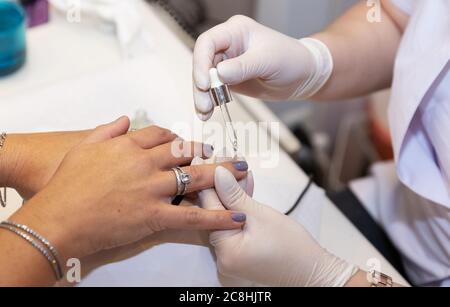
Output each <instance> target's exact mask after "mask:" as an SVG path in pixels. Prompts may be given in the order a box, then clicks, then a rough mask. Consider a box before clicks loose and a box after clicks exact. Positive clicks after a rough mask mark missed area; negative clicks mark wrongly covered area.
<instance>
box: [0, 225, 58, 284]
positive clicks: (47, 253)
mask: <svg viewBox="0 0 450 307" xmlns="http://www.w3.org/2000/svg"><path fill="white" fill-rule="evenodd" d="M0 228H3V229H6V230H9V231H11V232H13V233H14V234H16V235H18V236H19V237H21V238H22V239H24V240H26V241H27V242H28V243H30V244H31V245H32V246H33V247H34V248H36V249H37V250H38V251H39V252H40V253H41V254H42V255H43V256H44V257H45V258H46V259H47V260H48V262H49V263H50V265H51V266H52V269H53V272H54V273H55V277H56V280H61V279H62V278H63V277H64V275H63V273H62V270H61V265H60V262H59V256H58V252H57V251H56V249H55V248H54V247H53V246H52V245H51V244H50V243H49V242H48V240H46V239H45V238H44V237H42V236H41V235H39V234H38V233H37V232H35V231H34V230H32V229H30V228H28V227H27V226H25V225H20V224H16V223H12V222H7V221H5V222H2V223H0Z"/></svg>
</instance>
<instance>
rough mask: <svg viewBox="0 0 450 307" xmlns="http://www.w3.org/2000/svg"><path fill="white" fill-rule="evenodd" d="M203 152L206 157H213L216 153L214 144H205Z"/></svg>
mask: <svg viewBox="0 0 450 307" xmlns="http://www.w3.org/2000/svg"><path fill="white" fill-rule="evenodd" d="M203 154H204V155H205V156H206V157H208V158H211V157H212V156H213V155H214V146H212V145H209V144H203Z"/></svg>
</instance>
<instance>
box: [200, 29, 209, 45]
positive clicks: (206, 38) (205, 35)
mask: <svg viewBox="0 0 450 307" xmlns="http://www.w3.org/2000/svg"><path fill="white" fill-rule="evenodd" d="M209 40H210V35H209V31H206V32H203V33H202V34H201V35H200V36H199V37H198V38H197V43H198V44H203V43H205V42H207V41H209Z"/></svg>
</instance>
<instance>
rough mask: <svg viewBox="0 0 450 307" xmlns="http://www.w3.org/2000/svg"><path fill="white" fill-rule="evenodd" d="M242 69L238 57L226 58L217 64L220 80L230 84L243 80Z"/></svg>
mask: <svg viewBox="0 0 450 307" xmlns="http://www.w3.org/2000/svg"><path fill="white" fill-rule="evenodd" d="M240 71H241V69H240V68H239V62H238V60H237V59H236V58H233V59H228V60H225V61H223V62H220V63H219V64H218V65H217V72H218V73H219V77H220V80H221V81H222V82H223V83H226V84H228V85H234V84H236V83H240V82H241V81H242V80H241V79H242V78H241V75H242V73H241V72H240Z"/></svg>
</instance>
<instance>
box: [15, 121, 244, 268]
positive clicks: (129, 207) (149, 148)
mask: <svg viewBox="0 0 450 307" xmlns="http://www.w3.org/2000/svg"><path fill="white" fill-rule="evenodd" d="M128 128H129V121H128V119H126V118H121V119H119V120H117V121H116V122H114V123H111V124H108V125H104V126H100V127H98V128H97V129H95V130H94V132H92V133H91V134H90V135H89V136H88V137H87V138H86V139H85V140H84V141H83V142H81V143H80V144H79V145H78V146H76V147H75V148H73V149H72V150H70V151H69V152H68V154H67V155H66V157H65V158H64V160H63V161H62V163H61V165H60V167H59V168H58V170H57V171H56V173H55V175H54V176H53V178H52V179H51V180H50V182H49V183H48V184H47V186H46V187H45V188H44V189H43V190H42V191H41V192H40V193H38V194H37V195H36V196H35V197H34V198H33V199H31V200H30V201H29V202H28V203H27V205H26V206H24V207H23V208H22V209H20V210H19V211H18V212H17V213H16V214H15V215H13V216H12V217H11V220H12V221H14V222H16V223H21V224H25V225H27V226H29V227H31V228H32V229H35V230H36V231H37V232H39V233H41V234H42V235H43V236H44V237H46V238H47V239H48V240H49V241H50V242H52V243H53V244H54V245H55V246H56V247H57V249H59V252H60V254H61V255H62V258H63V261H64V259H67V258H73V257H74V258H82V257H86V256H88V255H92V254H94V253H96V252H99V251H101V250H105V249H111V248H114V247H118V246H122V245H125V244H129V243H132V242H136V241H137V240H139V239H142V238H144V237H146V236H148V235H151V234H153V233H155V232H157V231H161V230H164V229H234V228H240V227H241V226H242V225H243V223H244V221H245V215H243V214H240V213H235V212H232V211H208V210H204V209H200V208H188V207H177V206H172V205H171V204H170V201H171V199H172V198H173V197H174V195H175V194H176V190H177V189H176V179H175V175H174V173H173V171H171V168H172V167H175V166H178V165H189V163H190V162H191V160H192V159H193V155H194V153H199V152H200V153H202V152H203V153H205V152H206V153H208V152H209V153H208V154H204V156H209V155H210V154H211V152H212V150H211V148H209V146H206V145H203V144H198V143H187V142H182V141H180V140H179V139H176V135H174V134H172V133H171V132H170V131H168V130H166V129H162V128H158V127H150V128H146V129H143V130H139V131H137V132H135V133H130V134H126V132H127V131H128ZM180 144H181V145H182V146H180ZM188 145H190V146H188ZM178 150H183V153H184V154H181V153H180V152H178ZM186 150H188V151H187V152H186ZM186 153H187V154H186ZM222 165H223V166H224V167H226V168H227V169H229V170H230V171H231V172H233V174H235V176H236V177H237V178H238V179H242V178H244V177H245V176H246V174H247V172H246V168H247V167H246V163H245V162H238V163H234V164H233V163H224V164H222ZM216 167H217V165H207V166H204V165H202V166H188V167H184V168H183V169H184V171H185V172H187V173H189V174H190V175H191V176H192V182H191V183H190V184H189V185H188V186H187V192H188V193H190V192H195V191H198V190H202V189H205V188H210V187H212V186H213V184H214V172H215V168H216Z"/></svg>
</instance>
